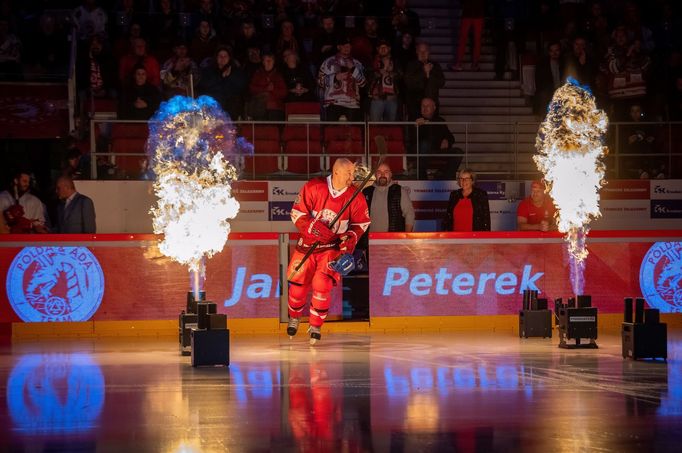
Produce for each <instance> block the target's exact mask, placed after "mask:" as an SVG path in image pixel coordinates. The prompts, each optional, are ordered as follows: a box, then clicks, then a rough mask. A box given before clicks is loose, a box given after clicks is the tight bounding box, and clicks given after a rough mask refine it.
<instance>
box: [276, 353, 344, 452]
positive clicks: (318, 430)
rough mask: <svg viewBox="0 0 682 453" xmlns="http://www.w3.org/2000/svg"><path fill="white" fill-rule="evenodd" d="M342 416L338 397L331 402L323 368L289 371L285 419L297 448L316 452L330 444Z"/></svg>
mask: <svg viewBox="0 0 682 453" xmlns="http://www.w3.org/2000/svg"><path fill="white" fill-rule="evenodd" d="M342 412H343V407H342V395H337V398H334V394H333V389H332V386H331V381H330V379H329V373H328V371H327V370H326V369H325V368H324V367H323V366H321V365H320V364H316V363H312V364H305V365H299V366H295V367H294V368H293V369H292V370H291V374H290V376H289V411H288V418H289V424H290V426H291V434H292V436H293V438H294V439H295V440H296V441H297V442H298V443H299V444H300V445H305V446H308V447H310V448H313V449H317V448H321V447H323V446H325V445H328V444H330V443H331V442H332V441H333V440H334V438H335V427H336V426H338V425H339V423H340V421H341V419H342V415H343V413H342ZM306 450H307V449H306Z"/></svg>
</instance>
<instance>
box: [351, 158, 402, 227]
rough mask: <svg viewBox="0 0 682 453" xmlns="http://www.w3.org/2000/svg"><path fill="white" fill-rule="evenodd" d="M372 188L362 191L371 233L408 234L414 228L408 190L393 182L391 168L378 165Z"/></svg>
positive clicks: (386, 165) (385, 165) (384, 164)
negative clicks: (365, 200)
mask: <svg viewBox="0 0 682 453" xmlns="http://www.w3.org/2000/svg"><path fill="white" fill-rule="evenodd" d="M375 175H376V182H375V183H374V186H371V187H367V188H366V189H364V190H363V191H362V193H363V195H364V196H365V198H366V199H367V206H369V217H370V219H372V231H373V232H375V233H382V232H387V231H390V232H394V231H395V232H408V233H409V232H410V231H412V229H413V228H414V207H413V206H412V200H410V190H409V189H408V188H407V187H403V186H401V185H400V184H398V183H397V182H395V181H393V179H392V178H393V173H392V172H391V167H389V166H388V164H386V163H382V164H381V165H379V168H377V171H376V174H375Z"/></svg>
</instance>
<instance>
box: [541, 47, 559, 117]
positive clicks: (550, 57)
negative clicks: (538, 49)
mask: <svg viewBox="0 0 682 453" xmlns="http://www.w3.org/2000/svg"><path fill="white" fill-rule="evenodd" d="M564 79H565V75H564V67H563V63H562V60H561V44H559V43H558V42H556V41H554V42H551V43H550V44H549V47H548V49H547V56H546V57H544V58H542V59H541V60H540V61H538V63H537V65H536V66H535V112H536V113H538V114H541V113H542V112H543V111H544V110H545V109H546V108H547V104H549V101H550V100H551V99H552V95H553V94H554V91H555V90H556V89H557V88H559V87H560V86H561V85H562V83H563V82H564Z"/></svg>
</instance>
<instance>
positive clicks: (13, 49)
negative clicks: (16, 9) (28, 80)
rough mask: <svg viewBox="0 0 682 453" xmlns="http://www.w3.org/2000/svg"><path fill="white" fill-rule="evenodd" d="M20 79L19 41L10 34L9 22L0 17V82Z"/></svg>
mask: <svg viewBox="0 0 682 453" xmlns="http://www.w3.org/2000/svg"><path fill="white" fill-rule="evenodd" d="M20 79H21V41H20V40H19V38H17V37H16V36H15V35H14V34H12V33H11V32H10V29H9V20H7V19H6V18H2V17H0V80H20Z"/></svg>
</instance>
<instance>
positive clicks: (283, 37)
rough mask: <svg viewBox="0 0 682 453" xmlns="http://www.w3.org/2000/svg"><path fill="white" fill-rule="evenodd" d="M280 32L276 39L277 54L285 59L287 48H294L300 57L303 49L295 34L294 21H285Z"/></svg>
mask: <svg viewBox="0 0 682 453" xmlns="http://www.w3.org/2000/svg"><path fill="white" fill-rule="evenodd" d="M279 28H280V33H279V36H278V37H277V40H276V41H275V55H276V56H277V58H279V59H283V56H284V51H285V50H293V51H294V52H296V53H297V54H298V55H299V57H300V55H301V52H302V49H301V45H300V44H299V42H298V39H296V37H295V36H294V23H293V22H292V21H290V20H285V21H283V22H282V23H281V24H280V26H279Z"/></svg>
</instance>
